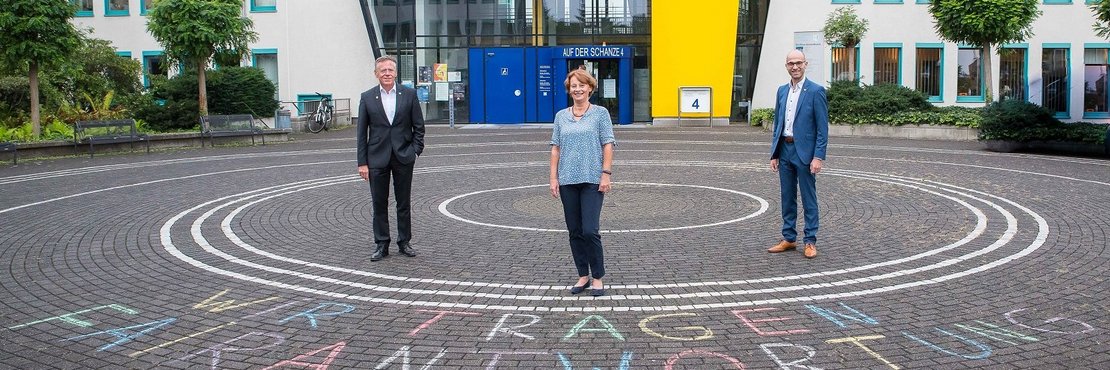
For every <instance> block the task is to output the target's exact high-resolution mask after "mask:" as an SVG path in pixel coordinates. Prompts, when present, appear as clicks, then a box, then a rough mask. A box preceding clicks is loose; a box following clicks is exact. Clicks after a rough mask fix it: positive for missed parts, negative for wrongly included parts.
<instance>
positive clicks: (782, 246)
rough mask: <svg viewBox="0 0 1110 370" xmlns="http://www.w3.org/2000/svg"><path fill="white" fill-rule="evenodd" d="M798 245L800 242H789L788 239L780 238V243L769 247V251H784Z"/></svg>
mask: <svg viewBox="0 0 1110 370" xmlns="http://www.w3.org/2000/svg"><path fill="white" fill-rule="evenodd" d="M797 247H798V243H794V242H788V241H786V240H779V243H778V244H775V246H773V247H771V248H768V249H767V251H768V252H771V253H782V252H786V251H788V250H792V249H794V248H797Z"/></svg>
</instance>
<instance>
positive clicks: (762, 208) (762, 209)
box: [439, 182, 771, 234]
mask: <svg viewBox="0 0 1110 370" xmlns="http://www.w3.org/2000/svg"><path fill="white" fill-rule="evenodd" d="M613 184H614V185H622V184H623V185H641V186H657V187H668V186H672V187H685V188H693V189H708V190H717V191H722V192H726V193H731V194H737V195H743V196H745V197H748V198H751V199H754V200H755V201H756V202H759V210H757V211H755V212H752V213H750V214H747V215H743V216H740V217H737V218H734V219H731V220H725V221H720V222H713V223H707V224H701V225H687V226H675V227H663V228H653V229H626V230H609V229H605V230H601V233H603V234H606V233H642V232H655V231H674V230H687V229H697V228H702V227H711V226H720V225H727V224H731V223H737V222H740V221H744V220H747V219H750V218H752V217H758V216H759V215H762V214H764V213H766V212H767V209H768V208H770V207H771V206H770V204H768V203H767V201H766V200H764V199H763V198H760V197H757V196H755V195H752V194H749V193H745V192H742V191H736V190H732V189H725V188H718V187H713V186H702V185H687V184H660V183H652V182H615V183H613ZM547 186H548V185H524V186H514V187H508V188H500V189H489V190H479V191H475V192H470V193H466V194H462V195H457V196H454V197H452V198H450V199H447V200H445V201H443V202H442V203H440V204H439V213H442V214H443V215H444V216H447V217H450V218H452V219H455V220H458V221H462V222H466V223H469V224H474V225H479V226H487V227H497V228H502V229H511V230H525V231H544V232H554V233H565V232H567V230H566V229H543V228H537V227H526V226H512V225H499V224H493V223H488V222H481V221H475V220H471V219H467V218H464V217H461V216H459V215H456V214H454V213H452V212H451V211H450V210H448V209H447V208H448V206H449V205H450V204H451V202H454V201H456V200H459V199H462V198H466V197H469V196H472V195H478V194H485V193H492V192H498V191H508V190H519V189H528V188H542V187H547Z"/></svg>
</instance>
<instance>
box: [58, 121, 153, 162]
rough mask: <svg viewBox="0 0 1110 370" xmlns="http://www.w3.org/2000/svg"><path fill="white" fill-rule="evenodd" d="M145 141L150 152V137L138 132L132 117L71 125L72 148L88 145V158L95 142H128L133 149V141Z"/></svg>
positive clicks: (90, 156)
mask: <svg viewBox="0 0 1110 370" xmlns="http://www.w3.org/2000/svg"><path fill="white" fill-rule="evenodd" d="M139 141H142V142H146V152H147V153H148V154H149V153H150V137H148V136H147V135H146V134H140V133H139V130H138V128H137V127H135V120H133V119H116V120H103V121H77V124H76V125H74V127H73V150H74V152H76V151H77V146H78V145H84V144H88V145H89V158H92V157H93V149H94V148H93V146H94V145H97V144H120V143H130V144H131V151H132V152H134V151H135V142H139Z"/></svg>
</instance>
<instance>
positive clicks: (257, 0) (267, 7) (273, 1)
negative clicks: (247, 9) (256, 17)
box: [251, 0, 277, 13]
mask: <svg viewBox="0 0 1110 370" xmlns="http://www.w3.org/2000/svg"><path fill="white" fill-rule="evenodd" d="M276 11H277V0H251V12H252V13H273V12H276Z"/></svg>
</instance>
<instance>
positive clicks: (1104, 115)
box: [1068, 42, 1110, 119]
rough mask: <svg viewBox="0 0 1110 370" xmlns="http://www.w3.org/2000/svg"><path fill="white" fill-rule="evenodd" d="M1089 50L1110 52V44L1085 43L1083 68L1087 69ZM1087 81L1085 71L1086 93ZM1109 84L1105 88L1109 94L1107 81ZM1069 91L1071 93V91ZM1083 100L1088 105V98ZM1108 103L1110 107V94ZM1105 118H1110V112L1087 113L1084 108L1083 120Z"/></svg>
mask: <svg viewBox="0 0 1110 370" xmlns="http://www.w3.org/2000/svg"><path fill="white" fill-rule="evenodd" d="M1087 49H1103V50H1110V43H1105V42H1088V43H1084V44H1083V53H1084V57H1083V58H1084V62H1083V66H1084V67H1086V66H1087V62H1086V53H1087ZM1069 62H1070V60H1069ZM1069 67H1070V64H1069ZM1086 79H1087V74H1086V71H1084V73H1083V80H1084V81H1083V85H1084V86H1083V88H1084V91H1085V90H1086V88H1087V86H1086V84H1087V81H1086ZM1107 83H1108V86H1105V87H1104V88H1105V89H1108V90H1107V91H1108V92H1110V81H1107ZM1068 91H1071V90H1070V89H1069V90H1068ZM1083 99H1084V100H1083V101H1084V105H1086V97H1084V98H1083ZM1106 103H1107V105H1108V106H1110V93H1108V94H1107V101H1106ZM1105 118H1110V111H1107V112H1088V111H1087V107H1086V106H1084V107H1083V119H1105Z"/></svg>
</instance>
